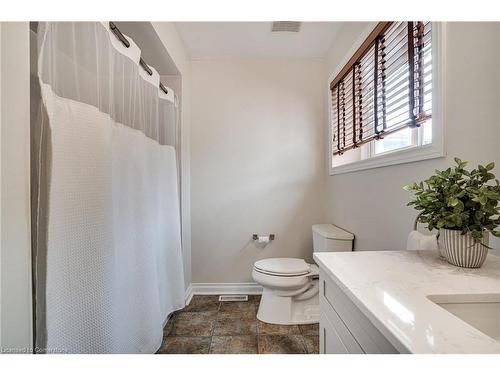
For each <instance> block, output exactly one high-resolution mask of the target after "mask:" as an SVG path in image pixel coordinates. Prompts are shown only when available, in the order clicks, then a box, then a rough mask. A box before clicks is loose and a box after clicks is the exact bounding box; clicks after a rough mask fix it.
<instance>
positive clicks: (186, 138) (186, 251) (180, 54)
mask: <svg viewBox="0 0 500 375" xmlns="http://www.w3.org/2000/svg"><path fill="white" fill-rule="evenodd" d="M151 24H152V25H153V28H154V29H155V31H156V33H157V34H158V37H159V38H160V40H161V42H162V43H163V45H164V46H165V48H166V49H167V52H168V54H169V55H170V57H171V58H172V60H173V61H174V64H175V65H176V67H177V69H178V70H179V72H180V74H181V81H180V85H181V86H180V90H178V91H180V96H179V100H180V116H181V214H182V251H183V256H184V283H185V285H186V289H188V288H189V286H190V285H191V279H192V271H191V198H190V185H191V182H190V181H191V173H190V163H191V162H190V158H191V155H190V147H189V144H190V133H191V130H190V127H191V62H190V60H189V56H188V54H187V52H186V49H185V47H184V44H183V42H182V40H181V39H180V37H179V34H178V33H177V30H176V28H175V26H174V24H173V23H172V22H152V23H151ZM167 78H168V77H167ZM168 82H172V83H174V86H176V85H178V84H179V82H178V81H176V80H171V81H168ZM166 84H167V83H166ZM173 88H174V90H175V89H176V87H173Z"/></svg>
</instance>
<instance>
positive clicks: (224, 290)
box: [191, 283, 262, 295]
mask: <svg viewBox="0 0 500 375" xmlns="http://www.w3.org/2000/svg"><path fill="white" fill-rule="evenodd" d="M191 289H192V294H193V295H196V294H200V295H203V294H204V295H206V294H216V295H219V294H262V286H260V285H259V284H257V283H193V284H191Z"/></svg>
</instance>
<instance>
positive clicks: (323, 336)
mask: <svg viewBox="0 0 500 375" xmlns="http://www.w3.org/2000/svg"><path fill="white" fill-rule="evenodd" d="M319 327H320V330H319V352H320V353H321V354H347V353H348V351H347V349H346V347H345V346H344V344H343V343H342V340H340V337H339V335H338V334H337V331H336V330H335V328H334V327H333V324H332V323H330V321H329V320H328V318H327V317H326V315H325V314H323V313H321V315H320V317H319Z"/></svg>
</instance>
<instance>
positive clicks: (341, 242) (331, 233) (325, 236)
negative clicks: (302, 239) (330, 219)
mask: <svg viewBox="0 0 500 375" xmlns="http://www.w3.org/2000/svg"><path fill="white" fill-rule="evenodd" d="M312 232H313V250H314V252H315V253H320V252H325V251H352V245H353V241H354V234H352V233H349V232H347V231H345V230H343V229H340V228H339V227H336V226H335V225H332V224H315V225H313V226H312Z"/></svg>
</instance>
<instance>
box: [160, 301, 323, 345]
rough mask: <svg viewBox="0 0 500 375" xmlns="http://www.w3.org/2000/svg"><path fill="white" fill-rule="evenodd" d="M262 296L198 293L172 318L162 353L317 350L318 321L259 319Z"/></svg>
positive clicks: (164, 337) (166, 328)
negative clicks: (229, 298) (234, 298)
mask: <svg viewBox="0 0 500 375" xmlns="http://www.w3.org/2000/svg"><path fill="white" fill-rule="evenodd" d="M259 301H260V296H249V301H248V302H219V297H218V296H194V297H193V299H192V301H191V303H190V304H189V306H186V307H185V308H184V309H183V310H181V311H177V312H176V313H174V315H173V316H172V317H171V318H170V320H169V322H168V323H167V325H166V327H165V330H164V332H163V343H162V346H161V348H160V349H159V350H158V353H159V354H181V353H184V354H188V353H190V354H207V353H213V354H315V353H318V352H319V337H318V336H319V327H318V324H307V325H292V326H284V325H276V324H267V323H263V322H260V321H259V320H257V317H256V315H257V309H258V307H259Z"/></svg>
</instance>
